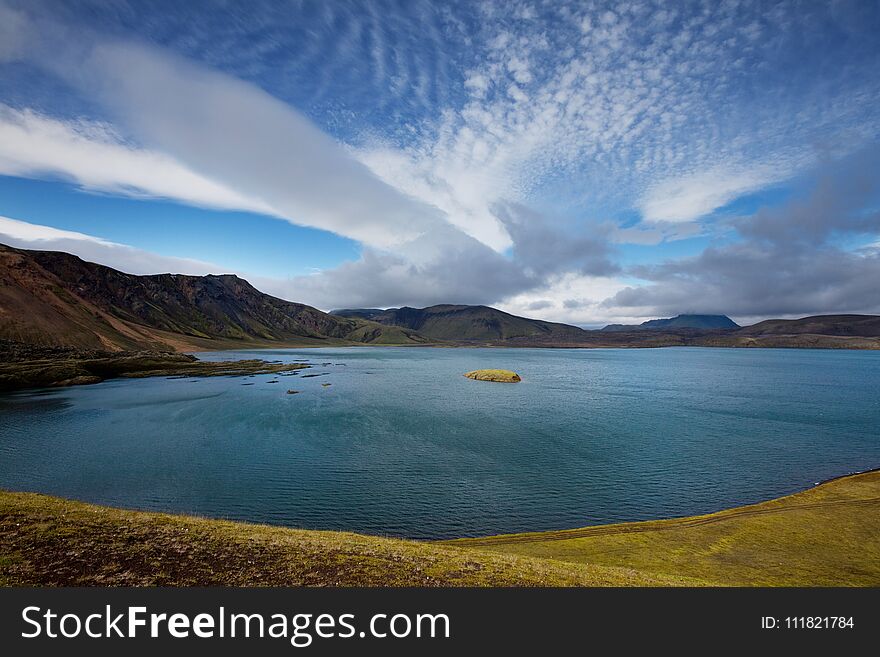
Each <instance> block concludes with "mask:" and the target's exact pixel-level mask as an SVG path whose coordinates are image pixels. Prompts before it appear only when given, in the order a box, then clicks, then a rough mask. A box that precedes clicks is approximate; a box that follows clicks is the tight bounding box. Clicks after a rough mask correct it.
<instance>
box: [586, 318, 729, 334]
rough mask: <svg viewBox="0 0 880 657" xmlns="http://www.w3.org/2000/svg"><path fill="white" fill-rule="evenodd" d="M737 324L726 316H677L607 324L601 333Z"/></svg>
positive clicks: (726, 326) (713, 327)
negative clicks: (638, 322) (634, 322)
mask: <svg viewBox="0 0 880 657" xmlns="http://www.w3.org/2000/svg"><path fill="white" fill-rule="evenodd" d="M736 328H739V324H737V323H736V322H734V321H733V320H732V319H730V317H728V316H727V315H677V316H675V317H671V318H669V319H651V320H648V321H647V322H642V323H641V324H609V325H608V326H606V327H605V328H603V329H601V330H602V331H644V330H649V331H657V330H666V329H736Z"/></svg>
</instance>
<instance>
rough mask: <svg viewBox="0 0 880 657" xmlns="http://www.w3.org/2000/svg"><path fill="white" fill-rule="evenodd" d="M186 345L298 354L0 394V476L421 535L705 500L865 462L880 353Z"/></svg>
mask: <svg viewBox="0 0 880 657" xmlns="http://www.w3.org/2000/svg"><path fill="white" fill-rule="evenodd" d="M202 357H203V358H211V359H239V358H253V357H261V358H265V359H268V360H285V361H287V360H297V359H306V360H309V361H310V362H311V363H312V364H313V365H314V367H313V369H311V370H306V371H304V372H301V373H300V374H298V375H295V376H281V377H276V376H256V377H252V378H213V379H211V378H207V379H173V380H166V379H161V378H160V379H142V380H130V381H126V380H114V381H108V382H105V383H102V384H99V385H95V386H83V387H77V388H68V389H58V390H50V391H39V392H29V393H18V394H14V395H6V396H3V397H0V487H3V488H7V489H13V490H32V491H39V492H44V493H51V494H55V495H62V496H66V497H72V498H76V499H82V500H87V501H91V502H98V503H102V504H110V505H116V506H123V507H130V508H141V509H155V510H163V511H174V512H188V513H196V514H200V515H206V516H213V517H222V518H235V519H244V520H252V521H258V522H267V523H273V524H279V525H288V526H296V527H307V528H321V529H346V530H354V531H360V532H367V533H372V534H388V535H397V536H409V537H418V538H439V537H451V536H474V535H483V534H493V533H500V532H516V531H536V530H546V529H558V528H565V527H578V526H582V525H589V524H595V523H607V522H615V521H623V520H643V519H649V518H661V517H669V516H680V515H688V514H693V513H703V512H709V511H714V510H717V509H721V508H724V507H729V506H733V505H739V504H745V503H750V502H757V501H760V500H764V499H767V498H771V497H774V496H778V495H781V494H785V493H790V492H793V491H796V490H799V489H802V488H805V487H808V486H810V485H812V484H814V483H815V482H818V481H820V480H823V479H826V478H829V477H833V476H836V475H841V474H845V473H849V472H853V471H857V470H864V469H868V468H872V467H877V466H880V353H876V352H874V353H872V352H855V351H819V350H816V351H814V350H769V349H760V350H758V349H756V350H745V349H740V350H734V349H701V348H675V349H632V350H626V349H607V350H605V349H603V350H599V349H593V350H549V349H548V350H539V349H431V348H376V347H368V348H347V349H319V350H316V349H304V350H283V351H280V350H279V351H248V352H235V353H233V352H222V353H214V354H203V355H202ZM483 367H504V368H509V369H514V370H516V371H517V372H519V373H520V374H521V375H522V377H523V382H522V383H519V384H515V385H511V384H500V383H498V384H496V383H487V382H480V381H472V380H470V379H466V378H464V377H463V376H461V375H462V373H463V372H466V371H468V370H472V369H476V368H483ZM307 373H311V374H321V376H317V377H311V378H302V377H303V374H307ZM273 380H277V381H278V383H269V382H270V381H273ZM322 383H330V384H332V385H330V386H329V387H323V386H322V385H321V384H322ZM247 384H252V385H247ZM288 388H292V389H295V390H300V391H301V393H300V394H297V395H288V394H286V391H287V389H288Z"/></svg>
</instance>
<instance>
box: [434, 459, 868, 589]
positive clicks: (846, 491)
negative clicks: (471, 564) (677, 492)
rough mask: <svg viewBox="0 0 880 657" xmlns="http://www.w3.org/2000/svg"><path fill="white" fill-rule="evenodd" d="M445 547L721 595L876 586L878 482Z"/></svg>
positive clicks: (856, 478)
mask: <svg viewBox="0 0 880 657" xmlns="http://www.w3.org/2000/svg"><path fill="white" fill-rule="evenodd" d="M449 544H450V545H456V546H458V547H470V548H472V549H479V550H481V551H484V550H492V551H495V552H497V553H499V554H505V555H516V556H530V557H537V558H542V559H552V560H556V561H565V562H569V563H589V564H593V565H606V566H617V567H621V566H624V567H628V568H632V569H634V570H637V571H639V572H641V573H643V574H652V575H669V574H674V575H676V576H680V577H691V578H696V579H701V580H709V581H712V582H714V583H717V584H720V585H730V586H878V585H880V472H868V473H864V474H858V475H852V476H848V477H842V478H840V479H835V480H833V481H830V482H827V483H824V484H822V485H820V486H817V487H815V488H811V489H809V490H806V491H803V492H801V493H796V494H794V495H789V496H787V497H782V498H779V499H775V500H771V501H769V502H763V503H761V504H755V505H751V506H744V507H738V508H735V509H728V510H726V511H720V512H718V513H712V514H708V515H704V516H692V517H688V518H679V519H672V520H658V521H650V522H639V523H623V524H616V525H602V526H597V527H585V528H582V529H573V530H567V531H558V532H543V533H534V534H511V535H507V536H493V537H488V538H484V539H463V540H458V541H452V542H450V543H449Z"/></svg>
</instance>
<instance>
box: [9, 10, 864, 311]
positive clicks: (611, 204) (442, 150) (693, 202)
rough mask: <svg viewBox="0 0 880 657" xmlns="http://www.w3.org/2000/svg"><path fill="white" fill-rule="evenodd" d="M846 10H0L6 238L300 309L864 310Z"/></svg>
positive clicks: (852, 32)
mask: <svg viewBox="0 0 880 657" xmlns="http://www.w3.org/2000/svg"><path fill="white" fill-rule="evenodd" d="M878 29H880V7H878V6H877V5H876V3H867V2H856V1H853V2H829V3H819V2H815V3H812V2H811V3H802V2H801V3H798V2H778V3H777V2H747V1H741V0H733V1H729V2H681V3H664V2H648V1H645V2H628V3H603V2H560V1H553V2H549V1H548V2H537V1H536V2H528V1H525V0H522V1H518V2H504V3H499V2H485V3H480V2H461V3H456V2H439V1H437V2H428V1H422V2H416V1H407V2H403V1H401V2H332V3H328V2H316V1H303V2H249V3H236V2H228V3H222V2H212V3H207V2H188V3H175V2H146V1H143V0H142V1H138V2H125V1H123V0H115V1H101V2H98V1H81V2H66V3H57V2H49V1H45V2H44V1H41V0H28V1H27V2H23V1H16V0H0V217H2V218H0V242H5V243H10V244H14V245H16V246H22V247H26V248H61V249H64V250H68V251H71V252H74V253H77V254H78V255H81V256H82V257H85V258H88V259H92V260H95V261H98V262H103V263H105V264H108V265H111V266H115V267H118V268H120V269H125V270H128V271H133V272H135V273H152V272H158V271H168V270H174V271H180V272H184V273H207V272H220V271H222V272H236V273H239V274H240V275H243V276H245V277H247V278H248V279H249V280H251V281H252V282H253V283H254V284H255V285H257V286H258V287H260V288H261V289H263V290H265V291H267V292H270V293H272V294H276V295H278V296H282V297H285V298H288V299H292V300H296V301H301V302H306V303H310V304H313V305H315V306H317V307H320V308H324V309H329V308H333V307H340V306H346V307H353V306H370V307H375V306H382V307H385V306H397V305H403V304H408V305H427V304H431V303H440V302H451V303H486V304H492V305H496V306H498V307H501V308H504V309H506V310H509V311H511V312H516V313H521V314H526V315H531V316H540V317H544V318H548V319H554V320H559V321H568V322H573V323H579V324H601V323H604V322H611V321H641V320H642V319H645V318H649V317H655V316H660V315H671V314H676V313H679V312H719V313H726V314H729V315H731V316H733V317H735V318H736V319H738V320H740V321H751V320H754V319H760V318H764V317H769V316H797V315H806V314H818V313H831V312H880V291H878V289H877V288H880V286H877V285H876V284H875V282H876V281H877V280H878V276H880V246H878V245H880V235H878V232H880V220H878V216H877V215H878V198H880V195H878V186H877V185H878V177H880V173H878V171H880V168H878V166H877V164H878V157H877V152H878V149H877V146H878V144H877V137H878V125H880V103H878V100H880V76H878V75H877V73H876V71H877V70H880V48H877V37H876V35H877V33H878Z"/></svg>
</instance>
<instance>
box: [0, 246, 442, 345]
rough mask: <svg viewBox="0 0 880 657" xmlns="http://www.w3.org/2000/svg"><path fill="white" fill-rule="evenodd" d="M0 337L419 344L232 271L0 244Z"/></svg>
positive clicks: (406, 334) (64, 341)
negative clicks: (131, 270) (212, 272)
mask: <svg viewBox="0 0 880 657" xmlns="http://www.w3.org/2000/svg"><path fill="white" fill-rule="evenodd" d="M0 339H6V340H14V341H17V342H22V343H25V344H36V345H62V346H71V347H81V348H89V349H110V350H120V349H134V350H136V349H159V350H168V349H171V350H180V351H186V350H191V349H198V348H212V347H217V348H220V347H229V346H233V345H238V346H247V345H254V346H260V345H269V344H272V343H285V342H286V343H296V344H328V343H330V344H346V343H352V342H356V343H383V344H387V343H419V342H425V341H426V340H425V339H424V338H422V337H421V336H418V335H416V334H415V333H414V332H412V331H407V330H405V329H400V328H397V327H390V326H384V325H381V324H376V323H374V322H368V321H365V320H362V319H345V318H341V317H336V316H333V315H329V314H327V313H324V312H321V311H320V310H317V309H316V308H312V307H311V306H306V305H303V304H299V303H292V302H290V301H284V300H282V299H278V298H276V297H272V296H269V295H268V294H263V293H262V292H260V291H259V290H257V289H256V288H254V287H253V286H252V285H251V284H250V283H248V282H247V281H245V280H243V279H241V278H238V277H237V276H234V275H232V274H225V275H221V276H184V275H179V274H156V275H153V276H135V275H133V274H126V273H123V272H121V271H117V270H115V269H111V268H110V267H104V266H103V265H97V264H94V263H90V262H86V261H84V260H81V259H80V258H78V257H76V256H73V255H70V254H68V253H62V252H58V251H29V250H24V249H14V248H11V247H8V246H3V245H0Z"/></svg>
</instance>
